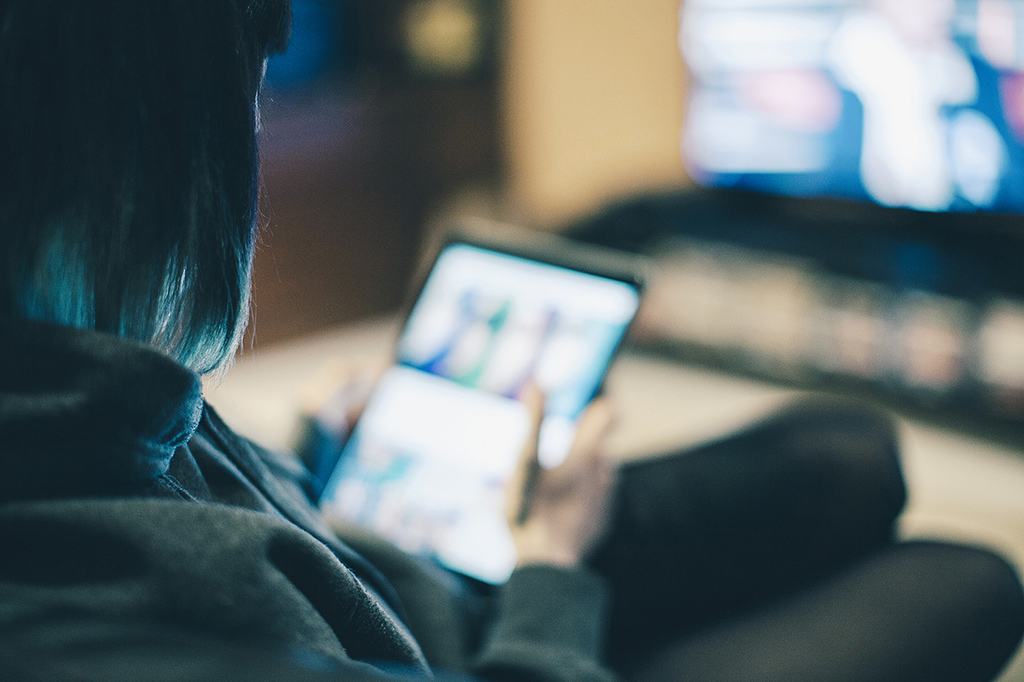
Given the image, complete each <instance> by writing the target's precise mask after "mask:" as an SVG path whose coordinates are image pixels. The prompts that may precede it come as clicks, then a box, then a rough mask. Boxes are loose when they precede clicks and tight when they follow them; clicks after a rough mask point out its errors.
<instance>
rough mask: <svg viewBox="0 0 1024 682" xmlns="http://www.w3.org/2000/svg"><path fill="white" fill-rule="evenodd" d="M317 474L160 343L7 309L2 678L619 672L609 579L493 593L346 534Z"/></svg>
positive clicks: (3, 332) (571, 575)
mask: <svg viewBox="0 0 1024 682" xmlns="http://www.w3.org/2000/svg"><path fill="white" fill-rule="evenodd" d="M306 483H307V476H306V473H305V471H304V470H303V469H302V468H301V467H300V466H298V465H297V463H296V461H295V460H294V459H293V458H290V457H286V456H279V455H275V454H274V453H270V452H268V451H266V450H263V449H261V448H259V447H257V446H255V445H253V444H252V443H250V442H248V441H246V440H245V439H243V438H240V437H239V436H237V435H236V434H234V433H233V432H232V431H231V430H230V429H229V428H228V427H226V426H225V425H224V424H223V422H221V420H220V419H219V418H218V417H217V415H216V414H215V413H214V412H213V410H212V409H211V408H210V407H209V406H207V405H205V404H204V403H203V400H202V388H201V384H200V382H199V379H198V377H197V376H196V375H195V374H193V373H192V372H190V371H188V370H187V369H185V368H183V367H181V366H180V365H178V364H177V363H175V362H173V361H172V360H170V359H169V358H167V357H166V356H164V355H163V354H161V353H160V352H158V351H156V350H154V349H152V348H150V347H148V346H145V345H143V344H136V343H132V342H128V341H124V340H122V339H117V338H114V337H111V336H107V335H104V334H99V333H95V332H87V331H82V330H76V329H69V328H64V327H57V326H53V325H47V324H42V323H36V322H26V321H23V320H14V319H9V318H0V677H3V679H8V678H9V679H39V680H50V679H55V680H56V679H60V680H64V679H67V680H92V679H97V680H99V679H102V680H119V679H125V680H128V679H131V680H158V679H159V680H163V679H168V680H171V679H174V680H192V679H195V680H200V679H202V680H205V679H246V680H262V679H268V680H269V679H275V680H289V679H294V680H305V679H310V680H312V679H317V680H319V679H355V678H362V677H364V676H369V677H373V678H377V677H378V676H381V675H384V676H403V677H404V676H414V677H416V676H430V675H432V674H435V673H437V672H438V671H445V672H444V673H443V674H448V675H458V676H463V675H474V676H479V677H483V678H489V679H523V680H545V681H551V682H575V681H580V682H582V681H584V680H607V679H609V677H610V674H609V673H608V671H607V670H606V669H605V668H603V667H602V666H601V665H600V664H599V663H598V661H597V655H598V648H599V647H598V643H599V641H600V637H601V628H602V622H603V611H604V601H605V588H604V586H603V584H602V582H601V581H600V580H599V579H598V578H597V577H596V576H594V575H593V574H591V573H588V572H585V571H582V570H579V571H577V570H566V569H558V568H554V567H540V566H537V567H530V568H526V569H521V570H519V571H516V572H515V573H514V574H513V576H512V578H511V579H510V580H509V582H508V583H507V584H506V585H505V586H503V587H502V588H501V589H499V590H498V591H497V593H496V594H493V595H492V594H488V593H484V592H481V591H480V590H479V589H477V588H475V587H474V586H473V585H472V584H471V583H469V582H467V581H465V580H462V579H460V577H459V576H455V575H453V574H451V573H448V572H446V571H443V570H441V569H440V568H438V567H436V566H434V565H433V564H429V563H428V562H425V561H423V560H420V559H418V558H414V557H410V556H407V555H405V554H403V553H401V552H400V551H398V550H397V549H395V548H394V547H392V546H390V545H388V544H387V543H385V542H383V541H381V540H379V539H378V538H375V537H373V536H370V535H368V534H366V533H362V532H360V531H357V530H355V529H353V530H352V531H351V532H349V533H344V534H343V535H344V539H341V538H339V537H338V536H337V535H335V533H334V532H332V530H331V529H330V528H328V527H327V525H326V524H325V523H324V521H323V520H322V519H321V517H320V516H319V514H318V513H317V510H316V509H315V508H314V507H313V506H312V505H311V504H310V502H309V499H308V497H307V496H306V494H305V488H304V486H305V485H306ZM5 666H7V667H10V669H11V670H14V671H17V672H15V673H11V674H9V675H7V676H6V677H5V676H4V672H5V669H6V668H5Z"/></svg>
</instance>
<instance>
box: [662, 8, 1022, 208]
mask: <svg viewBox="0 0 1024 682" xmlns="http://www.w3.org/2000/svg"><path fill="white" fill-rule="evenodd" d="M681 16H682V29H681V33H680V45H681V47H682V51H683V55H684V58H685V60H686V62H687V65H688V67H689V69H690V73H691V81H690V86H689V105H688V112H687V122H686V129H685V131H684V134H683V155H684V158H685V159H686V162H687V164H688V167H689V170H690V172H691V174H692V175H693V177H694V178H695V179H696V180H697V181H698V182H699V183H701V184H704V185H709V186H713V187H735V188H745V189H752V190H757V191H764V192H771V193H781V194H787V195H794V196H832V197H840V198H851V199H864V200H868V201H872V202H874V203H877V204H881V205H883V206H896V207H906V208H911V209H917V210H922V211H961V212H973V211H988V212H1015V213H1019V212H1024V31H1022V30H1021V27H1024V1H1022V0H686V1H685V2H684V3H683V10H682V13H681Z"/></svg>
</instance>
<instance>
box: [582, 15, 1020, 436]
mask: <svg viewBox="0 0 1024 682" xmlns="http://www.w3.org/2000/svg"><path fill="white" fill-rule="evenodd" d="M679 18H680V31H679V47H680V49H681V52H682V55H683V58H684V62H685V64H686V66H687V68H688V72H689V79H688V82H687V87H686V94H687V100H688V101H687V107H686V116H685V120H684V127H683V130H682V133H681V153H682V158H683V160H684V162H685V165H686V167H687V169H688V171H689V173H690V175H691V177H692V179H693V180H694V186H693V187H691V188H688V189H685V190H682V191H677V192H671V193H668V194H658V195H652V196H644V197H639V198H632V199H629V200H626V201H624V202H621V203H618V204H615V205H613V206H610V207H608V208H607V209H605V210H604V211H602V212H601V213H600V214H598V215H596V216H590V217H588V218H587V219H585V220H583V221H581V222H580V223H578V224H576V225H575V226H573V227H572V228H571V231H572V232H573V233H574V234H576V235H577V236H578V237H580V238H582V239H584V240H587V241H592V242H596V243H600V244H604V245H607V246H613V247H618V248H624V249H627V250H633V251H639V252H643V253H647V254H649V255H652V256H653V257H654V259H655V261H656V269H655V272H656V274H655V276H654V277H653V278H652V281H651V283H650V287H649V289H648V294H647V303H646V304H645V306H644V308H643V309H642V310H641V314H640V317H639V319H638V324H637V326H636V335H637V340H638V341H640V342H642V343H646V344H648V345H651V346H654V347H658V348H661V349H663V350H668V351H671V352H673V353H675V354H677V355H682V356H685V357H686V358H689V359H691V360H694V361H698V362H702V363H709V364H712V365H714V366H719V367H725V368H728V369H729V370H733V371H740V372H741V373H748V374H753V375H755V376H758V377H763V378H768V379H771V380H775V381H783V382H787V383H789V384H791V385H795V386H799V387H811V388H824V389H828V390H840V391H847V390H849V391H852V392H854V393H857V394H860V395H867V396H869V397H871V398H872V399H881V400H883V401H885V402H887V403H892V404H894V405H897V406H899V407H901V408H905V409H908V410H913V411H915V412H918V413H920V414H923V415H928V414H934V415H937V416H938V418H940V419H942V420H943V421H944V422H945V423H950V422H951V420H953V419H954V418H958V417H962V418H963V419H962V423H963V424H965V425H968V426H977V427H979V428H981V429H983V430H987V431H993V430H995V431H999V433H1002V434H1008V435H1009V436H1010V437H1011V438H1013V439H1015V440H1016V441H1018V442H1020V443H1024V430H1022V429H1021V428H1020V427H1021V426H1024V0H684V2H683V3H682V7H681V10H680V15H679ZM1004 427H1005V428H1004Z"/></svg>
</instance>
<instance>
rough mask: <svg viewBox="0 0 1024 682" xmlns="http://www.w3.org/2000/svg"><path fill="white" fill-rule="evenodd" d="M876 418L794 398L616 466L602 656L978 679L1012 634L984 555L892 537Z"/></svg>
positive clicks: (658, 672) (768, 675)
mask: <svg viewBox="0 0 1024 682" xmlns="http://www.w3.org/2000/svg"><path fill="white" fill-rule="evenodd" d="M905 499H906V489H905V486H904V482H903V477H902V473H901V470H900V465H899V453H898V445H897V438H896V435H895V431H894V428H893V425H892V423H891V422H890V420H889V419H888V418H886V417H884V416H882V415H881V414H879V413H876V412H874V411H872V410H868V409H865V408H862V407H857V406H852V405H848V404H834V403H802V404H800V405H797V406H794V407H791V408H789V409H787V410H786V411H784V412H783V413H780V414H778V415H775V416H774V417H771V418H769V419H767V420H765V421H763V422H761V423H759V424H756V425H754V426H752V427H750V428H748V429H745V430H744V431H742V432H740V433H737V434H734V435H732V436H729V437H727V438H725V439H722V440H719V441H717V442H714V443H710V444H707V445H704V446H701V447H697V448H693V449H689V450H686V451H682V452H677V453H672V454H670V455H666V456H662V457H656V458H650V459H645V460H643V461H639V462H635V463H630V464H627V465H625V466H624V467H623V469H622V472H621V478H620V484H619V489H618V491H617V499H616V505H617V506H616V510H615V515H614V521H613V523H612V527H611V529H610V530H609V533H608V535H607V536H606V539H605V541H604V542H603V543H602V545H601V546H600V547H599V548H598V549H597V550H596V552H595V553H594V555H593V556H592V558H591V561H590V563H591V565H592V566H593V567H594V568H595V569H596V570H598V571H600V572H602V573H603V574H604V575H606V576H607V577H608V579H609V580H610V581H611V582H612V584H613V594H614V603H613V606H612V615H611V618H610V623H611V625H610V631H609V633H608V658H609V660H610V663H611V664H612V666H613V667H614V668H616V669H617V670H618V671H619V672H620V673H622V674H623V676H624V677H625V678H626V679H630V680H659V681H661V682H667V681H670V680H701V681H703V682H713V681H715V680H723V681H725V680H728V681H729V682H743V681H745V680H751V681H754V680H756V681H757V682H770V681H774V680H779V681H780V682H781V681H785V682H801V681H803V680H807V681H811V680H814V681H815V682H829V681H833V680H834V681H837V682H838V681H840V680H851V681H852V680H859V681H862V680H872V681H874V682H884V681H887V680H893V682H896V681H897V680H898V681H900V682H916V681H917V680H920V681H921V682H924V681H926V680H927V682H943V681H945V680H950V681H951V682H952V681H953V680H956V681H957V682H965V681H969V680H979V681H980V680H987V679H991V678H992V677H993V676H994V675H995V674H996V673H997V672H998V670H999V669H1000V668H1001V666H1002V665H1003V664H1004V662H1005V661H1006V659H1007V658H1008V656H1009V655H1010V654H1011V653H1012V652H1013V650H1014V649H1015V647H1016V646H1017V645H1018V642H1019V641H1020V638H1021V634H1022V632H1024V596H1022V591H1021V586H1020V583H1019V580H1018V578H1017V576H1016V574H1015V573H1014V571H1013V569H1011V568H1010V567H1009V566H1008V565H1007V564H1006V563H1005V562H1004V561H1003V560H1001V559H999V558H998V557H996V556H994V555H993V554H991V553H988V552H985V551H982V550H978V549H973V548H967V547H960V546H956V545H952V544H944V543H925V542H895V541H894V540H893V528H894V522H895V519H896V517H897V516H898V514H899V512H900V510H901V509H902V507H903V504H904V502H905Z"/></svg>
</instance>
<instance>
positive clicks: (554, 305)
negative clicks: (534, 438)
mask: <svg viewBox="0 0 1024 682" xmlns="http://www.w3.org/2000/svg"><path fill="white" fill-rule="evenodd" d="M638 305H639V292H638V291H637V289H636V287H635V286H634V285H633V284H631V283H629V282H625V281H620V280H617V279H612V278H608V277H603V276H599V275H594V274H590V273H588V272H583V271H579V270H573V269H569V268H565V267H560V266H555V265H550V264H546V263H541V262H538V261H533V260H528V259H525V258H521V257H518V256H513V255H508V254H504V253H500V252H497V251H491V250H489V249H483V248H480V247H477V246H472V245H468V244H453V245H451V246H449V247H448V248H446V249H445V250H444V251H442V253H441V255H440V256H439V257H438V260H437V262H436V264H435V266H434V269H433V270H432V271H431V274H430V276H429V277H428V278H427V281H426V283H425V284H424V287H423V290H422V292H421V294H420V297H419V299H418V301H417V302H416V305H415V306H414V307H413V309H412V312H411V313H410V316H409V320H408V322H407V324H406V326H405V329H404V330H403V332H402V334H401V336H400V338H399V341H398V353H397V360H398V361H397V364H396V365H395V366H394V367H392V368H391V369H390V370H389V371H388V372H387V373H386V374H385V376H384V377H383V379H382V381H381V383H380V385H379V386H378V387H377V389H376V390H375V392H374V395H373V396H372V397H371V399H370V401H369V403H368V404H367V407H366V410H365V411H364V413H363V416H362V417H361V419H360V421H359V424H358V425H357V426H356V429H355V430H354V432H353V434H352V436H351V438H350V439H349V441H348V443H347V444H346V447H345V451H344V453H343V455H342V458H341V460H340V461H339V464H338V466H337V468H336V470H335V471H334V473H333V474H332V476H331V478H330V479H329V481H328V482H327V486H326V489H325V491H324V495H323V497H322V499H321V506H322V508H323V510H324V512H325V513H326V514H327V515H328V516H334V517H337V518H340V519H344V520H346V521H349V522H354V523H356V524H358V525H361V526H364V527H366V528H368V529H370V530H373V531H375V532H377V533H379V534H381V535H383V536H384V537H386V538H388V539H390V540H391V541H392V542H394V543H396V544H397V545H398V546H399V547H401V548H402V549H404V550H406V551H409V552H413V553H420V554H427V555H431V556H434V557H435V558H437V559H438V560H439V561H441V562H442V563H444V564H446V565H448V566H449V567H451V568H454V569H456V570H459V571H461V572H463V573H466V574H468V575H471V576H474V577H476V578H479V579H482V580H486V581H488V582H501V581H503V580H505V579H506V578H507V577H508V575H509V574H510V573H511V571H512V568H513V567H514V565H515V552H514V549H513V546H512V541H511V537H510V535H509V532H508V528H507V526H506V524H505V521H504V511H503V506H504V487H505V484H506V481H507V479H508V477H509V475H510V474H511V472H512V470H513V469H514V467H515V464H516V460H517V458H518V456H519V453H520V451H521V450H522V448H523V446H524V444H525V439H526V438H527V436H528V431H529V417H528V415H527V414H526V410H525V409H524V408H523V406H522V405H521V404H520V403H519V402H518V400H517V398H518V397H519V396H520V393H521V392H522V390H523V388H524V386H525V385H526V384H527V382H528V381H530V380H532V381H535V382H536V383H537V384H538V386H539V387H540V388H541V390H542V391H543V392H544V393H545V396H546V403H545V418H544V422H543V424H542V427H541V434H540V459H541V463H542V464H543V465H545V466H555V465H557V464H558V463H560V461H561V460H562V459H564V457H565V455H566V454H567V453H568V449H569V446H570V445H571V443H572V439H573V435H574V432H575V423H576V420H577V418H578V417H579V415H580V413H581V411H582V410H583V408H584V407H585V406H586V404H587V403H588V402H589V401H590V399H591V398H592V397H593V396H594V393H595V392H596V390H597V389H598V386H599V385H600V383H601V380H602V378H603V377H604V373H605V371H606V369H607V366H608V363H609V362H610V361H611V358H612V356H613V355H614V353H615V349H616V348H617V347H618V345H619V342H620V341H621V339H622V336H623V334H624V333H625V331H626V328H627V327H628V325H629V323H630V321H631V320H632V318H633V315H634V314H635V313H636V309H637V306H638Z"/></svg>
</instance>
